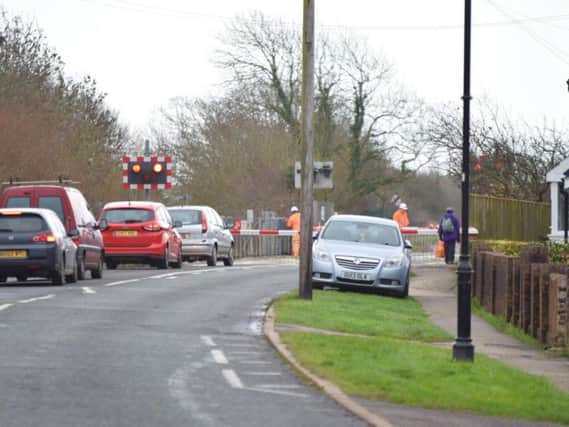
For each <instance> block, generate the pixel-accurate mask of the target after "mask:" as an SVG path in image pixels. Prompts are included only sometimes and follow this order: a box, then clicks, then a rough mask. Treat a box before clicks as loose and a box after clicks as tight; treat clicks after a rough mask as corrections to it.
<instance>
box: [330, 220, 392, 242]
mask: <svg viewBox="0 0 569 427" xmlns="http://www.w3.org/2000/svg"><path fill="white" fill-rule="evenodd" d="M321 238H322V239H327V240H340V241H345V242H360V243H371V244H377V245H387V246H399V245H400V244H401V239H400V238H399V230H398V229H397V228H396V227H394V226H391V225H387V224H374V223H370V222H356V221H331V222H330V223H329V224H328V226H327V227H326V228H325V229H324V231H323V232H322V237H321Z"/></svg>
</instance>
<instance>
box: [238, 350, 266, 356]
mask: <svg viewBox="0 0 569 427" xmlns="http://www.w3.org/2000/svg"><path fill="white" fill-rule="evenodd" d="M231 354H243V355H256V354H263V352H262V351H232V352H231Z"/></svg>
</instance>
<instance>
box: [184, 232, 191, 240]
mask: <svg viewBox="0 0 569 427" xmlns="http://www.w3.org/2000/svg"><path fill="white" fill-rule="evenodd" d="M181 236H182V239H191V238H192V235H191V234H189V233H182V234H181Z"/></svg>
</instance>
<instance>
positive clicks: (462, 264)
mask: <svg viewBox="0 0 569 427" xmlns="http://www.w3.org/2000/svg"><path fill="white" fill-rule="evenodd" d="M471 15H472V0H465V2H464V95H463V96H462V101H463V104H464V107H463V108H464V112H463V124H462V236H461V239H460V261H459V264H458V272H457V273H458V325H457V337H456V339H455V341H454V345H453V347H452V355H453V359H454V360H456V361H467V362H472V361H474V345H473V344H472V339H471V338H470V321H471V311H470V299H471V297H470V288H471V280H472V266H471V265H470V256H469V254H468V197H469V194H470V99H471V96H470V33H471V19H470V18H471Z"/></svg>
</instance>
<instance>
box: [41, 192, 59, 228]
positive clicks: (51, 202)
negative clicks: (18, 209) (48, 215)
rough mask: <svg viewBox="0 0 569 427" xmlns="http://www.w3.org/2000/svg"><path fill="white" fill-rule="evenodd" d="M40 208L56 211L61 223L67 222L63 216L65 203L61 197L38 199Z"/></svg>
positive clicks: (42, 197)
mask: <svg viewBox="0 0 569 427" xmlns="http://www.w3.org/2000/svg"><path fill="white" fill-rule="evenodd" d="M38 208H44V209H51V210H52V211H54V212H55V213H56V214H57V216H58V217H59V219H60V220H61V222H65V215H64V214H63V201H62V200H61V197H59V196H40V197H38Z"/></svg>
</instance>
